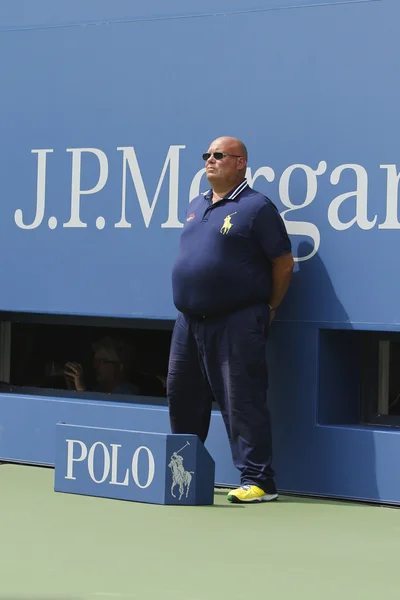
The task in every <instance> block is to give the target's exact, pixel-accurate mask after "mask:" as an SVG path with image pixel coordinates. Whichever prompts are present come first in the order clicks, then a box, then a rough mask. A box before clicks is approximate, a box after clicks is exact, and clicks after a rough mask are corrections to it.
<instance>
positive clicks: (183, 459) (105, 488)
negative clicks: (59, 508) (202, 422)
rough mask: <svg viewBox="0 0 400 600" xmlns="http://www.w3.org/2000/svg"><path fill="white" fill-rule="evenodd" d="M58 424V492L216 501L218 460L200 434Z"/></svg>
mask: <svg viewBox="0 0 400 600" xmlns="http://www.w3.org/2000/svg"><path fill="white" fill-rule="evenodd" d="M56 427H57V436H56V463H55V486H54V489H55V491H56V492H67V493H72V494H82V495H85V496H100V497H103V498H114V499H116V500H131V501H133V502H148V503H152V504H186V505H196V504H202V505H205V504H213V502H214V476H215V463H214V461H213V459H212V458H211V456H210V455H209V453H208V452H207V450H206V449H205V447H204V445H203V444H202V443H201V442H200V440H199V438H198V437H197V436H195V435H175V434H174V435H172V434H171V435H169V434H162V433H147V432H142V431H129V430H122V429H105V428H100V427H85V426H81V425H68V424H65V423H59V424H58V425H57V426H56Z"/></svg>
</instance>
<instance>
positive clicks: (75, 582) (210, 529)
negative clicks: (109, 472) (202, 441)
mask: <svg viewBox="0 0 400 600" xmlns="http://www.w3.org/2000/svg"><path fill="white" fill-rule="evenodd" d="M53 478H54V471H53V470H52V469H44V468H38V467H30V466H19V465H10V464H3V465H0V490H1V494H0V508H1V545H0V565H1V567H0V600H3V599H4V600H5V599H7V600H13V599H18V600H25V599H27V600H28V599H34V600H39V599H43V600H47V599H49V600H50V599H51V600H58V599H60V600H107V599H108V600H124V599H129V598H140V599H142V600H153V598H154V599H155V598H157V599H160V600H162V599H168V600H169V599H176V600H214V599H218V600H225V599H226V600H239V599H240V600H243V599H247V598H249V599H251V600H254V599H258V598H260V599H261V598H263V599H264V598H265V599H268V598H278V597H279V598H288V599H292V598H293V599H294V598H296V600H297V599H299V598H300V599H302V598H304V599H306V598H307V599H310V598H312V599H314V598H315V599H321V600H323V599H335V600H337V599H338V598H341V599H344V600H346V599H347V598H349V599H353V598H357V599H360V600H365V599H369V598H371V599H374V600H377V599H378V598H379V597H382V598H393V599H394V598H396V599H398V598H400V566H399V565H400V512H399V510H398V509H396V508H388V507H381V506H368V505H361V504H356V503H347V502H335V501H330V500H319V499H315V500H314V499H305V498H295V497H281V498H280V500H279V501H278V502H274V503H271V504H259V505H255V506H254V505H252V506H248V505H246V506H243V505H231V504H229V503H228V502H227V501H226V498H225V496H226V490H218V489H217V490H216V494H215V505H214V506H210V507H166V506H156V505H147V504H135V503H130V502H119V501H116V500H107V499H100V498H91V497H83V496H76V495H68V494H60V493H56V492H54V491H53Z"/></svg>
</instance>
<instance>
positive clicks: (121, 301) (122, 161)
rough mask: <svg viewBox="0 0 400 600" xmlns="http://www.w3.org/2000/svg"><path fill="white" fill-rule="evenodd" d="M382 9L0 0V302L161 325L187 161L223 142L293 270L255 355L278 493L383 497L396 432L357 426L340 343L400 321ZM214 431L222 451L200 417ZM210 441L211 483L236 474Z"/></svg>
mask: <svg viewBox="0 0 400 600" xmlns="http://www.w3.org/2000/svg"><path fill="white" fill-rule="evenodd" d="M399 17H400V5H399V3H398V1H397V0H385V1H379V0H366V1H365V2H362V1H361V2H359V1H357V2H351V1H350V2H347V3H343V2H332V1H331V2H330V3H329V4H325V3H324V2H318V1H316V2H315V1H314V2H313V1H309V2H296V3H294V2H289V1H288V0H287V1H285V0H275V1H274V0H263V1H262V2H260V3H259V4H255V3H254V4H252V3H249V2H244V1H243V0H229V1H228V0H221V1H220V2H219V3H218V4H217V5H216V4H215V2H211V0H205V1H203V2H201V3H199V2H197V3H193V2H192V3H189V4H188V3H187V2H183V1H181V0H172V1H171V2H170V3H168V5H167V6H166V5H165V4H164V3H162V2H159V0H157V1H156V0H151V1H150V0H149V1H148V2H146V3H143V4H142V5H141V6H140V10H137V9H135V8H134V7H133V5H132V3H131V2H128V1H125V0H120V1H118V2H106V1H105V0H96V1H94V0H87V1H86V2H84V3H82V2H79V1H78V0H76V1H71V2H68V3H64V4H63V5H60V4H59V3H57V5H55V4H54V3H53V2H51V1H50V0H37V1H35V2H33V1H28V0H27V1H21V0H12V1H11V0H9V1H6V2H3V3H2V4H1V7H0V53H1V55H2V56H3V57H4V56H5V57H7V59H6V61H5V62H3V67H2V70H1V75H0V77H1V89H2V93H1V95H0V110H1V115H2V144H1V147H0V164H1V172H2V204H1V211H2V214H1V219H0V244H1V248H0V249H1V251H0V270H1V273H2V289H1V294H0V310H4V311H23V312H42V313H43V312H45V313H46V312H47V313H61V314H78V315H98V316H112V317H126V316H128V317H140V318H167V319H174V318H175V315H176V311H175V308H174V306H173V303H172V297H171V286H170V271H171V266H172V263H173V260H174V257H175V254H176V251H177V246H178V243H179V236H180V233H181V227H182V224H183V220H184V214H185V209H186V206H187V203H188V201H189V199H190V197H191V196H192V195H194V194H195V193H196V192H197V191H198V190H199V189H200V191H204V190H205V189H207V182H206V181H205V179H204V177H203V178H201V175H202V172H201V171H202V169H203V163H202V161H201V154H202V152H203V151H205V150H206V149H207V147H208V144H209V142H210V141H211V140H212V139H214V138H215V137H217V136H219V135H234V136H237V137H239V138H242V139H243V140H244V141H245V142H246V144H247V145H248V148H249V153H250V157H249V171H248V176H249V180H250V181H254V187H256V188H257V189H259V190H260V191H263V192H264V193H266V194H268V195H269V196H270V197H271V198H272V199H273V200H274V201H275V202H276V203H277V205H278V207H279V209H280V211H281V214H282V215H283V217H284V219H285V221H286V223H287V227H288V231H289V234H290V237H291V240H292V243H293V251H294V255H295V258H296V267H295V273H294V278H293V285H292V286H291V289H290V292H289V294H288V296H287V298H286V300H285V302H284V305H283V307H282V309H281V310H280V311H279V315H278V320H277V322H276V323H275V324H274V327H273V331H272V333H271V340H270V346H269V359H270V366H271V390H270V398H271V410H272V416H273V421H274V432H275V436H274V437H275V448H276V450H275V452H276V468H277V471H278V485H280V487H281V489H286V490H292V491H303V492H309V493H326V494H329V495H339V496H343V497H345V496H346V497H347V496H350V497H360V498H375V499H381V500H390V501H393V502H397V501H399V502H400V480H399V478H398V476H397V471H396V468H395V464H396V462H397V461H396V460H394V457H396V456H398V454H399V453H400V438H399V436H398V433H397V432H395V431H391V432H389V431H385V430H380V431H379V432H378V431H374V430H373V429H372V428H362V427H359V426H357V423H356V414H357V410H356V409H357V405H356V402H355V400H354V398H355V397H356V395H357V376H358V365H357V364H356V363H354V364H353V362H351V360H352V359H351V357H352V356H353V354H352V353H351V352H350V353H349V354H348V357H349V360H350V362H351V368H350V367H349V363H348V361H346V360H345V359H344V358H343V356H344V355H343V352H342V350H343V348H345V347H346V348H348V347H349V344H350V347H353V346H354V348H356V347H357V344H359V339H358V338H357V337H356V332H357V331H361V330H366V329H371V330H389V331H390V330H391V331H396V330H399V329H400V310H399V301H398V299H399V296H400V280H399V278H398V277H397V269H396V267H397V265H396V264H395V260H396V259H395V257H396V253H397V239H398V230H399V229H400V223H399V215H398V198H397V193H398V177H397V173H398V171H399V170H400V164H397V163H396V161H397V142H398V126H396V122H397V112H398V111H397V107H398V105H399V100H400V98H399V96H400V93H399V92H400V87H399V84H398V78H397V76H396V74H397V72H398V67H399V64H398V63H399V58H398V30H397V29H398V28H397V23H398V21H399ZM88 149H89V150H91V151H90V152H88V151H85V152H83V150H88ZM164 166H165V167H166V168H165V172H164V170H163V169H164ZM131 170H132V173H131ZM162 174H164V176H163V177H162ZM254 178H255V179H254ZM93 189H94V190H95V193H91V194H81V195H80V190H93ZM156 194H157V201H156V203H155V204H154V206H153V209H152V208H151V205H152V203H153V201H154V198H155V196H156ZM124 197H125V201H126V206H125V210H124V211H123V210H122V205H123V198H124ZM38 198H39V200H40V201H41V202H43V199H45V204H44V211H43V214H41V213H40V212H38V215H37V218H36V219H35V215H36V205H37V202H38ZM79 203H80V204H79ZM71 206H72V207H73V208H71ZM21 211H22V215H21ZM123 215H124V218H123ZM99 217H103V221H102V220H101V219H100V220H99ZM104 222H105V226H104V227H103V228H102V225H103V224H104ZM96 223H97V225H98V226H97V225H96ZM128 225H129V226H128ZM330 331H336V332H337V336H335V335H333V334H332V335H330V333H329V332H330ZM341 331H343V332H344V333H343V334H341V333H340V332H341ZM332 365H338V367H337V369H336V370H334V369H333V368H332ZM335 373H339V375H338V376H337V377H335ZM289 375H290V376H289ZM332 379H333V380H334V381H335V386H336V387H334V388H332V387H330V386H329V384H328V383H327V382H329V381H330V380H332ZM335 397H336V399H337V400H336V401H335ZM344 397H346V398H347V397H348V399H349V400H348V402H346V401H345V400H344ZM14 400H15V399H14ZM21 402H24V399H23V398H22V399H21ZM34 405H35V406H37V403H36V402H35V403H34ZM48 405H49V404H48V403H47V404H46V406H48ZM15 406H16V404H14V405H13V404H12V403H8V402H7V403H5V404H4V407H7V408H4V411H5V412H4V415H6V413H7V415H6V416H7V418H8V417H10V415H9V414H8V412H7V411H12V410H14V408H13V407H15ZM24 406H26V404H25V403H24ZM82 406H88V405H87V403H85V404H84V405H82ZM92 408H93V407H92ZM92 408H91V409H90V410H91V411H92V412H90V413H88V412H85V413H82V412H79V415H78V412H76V413H74V418H76V419H77V418H79V419H83V420H84V421H85V423H83V424H87V420H88V419H91V418H92V417H91V416H90V415H92V414H93V415H94V413H95V409H94V408H93V410H92ZM46 410H47V409H46ZM96 410H97V409H96ZM114 410H118V411H121V407H120V406H118V407H111V408H110V409H109V411H114ZM157 410H158V409H157ZM24 411H25V409H24ZM57 411H58V409H57ZM136 411H137V412H136V413H135V414H139V413H141V411H143V414H144V413H145V414H146V416H143V418H144V419H150V420H149V421H146V423H148V424H151V423H152V421H151V419H153V417H154V415H155V414H156V413H155V412H151V411H149V409H146V408H143V407H142V408H137V409H136ZM45 412H46V411H45ZM23 414H24V415H26V413H25V412H24V413H23ZM46 414H47V413H46ZM49 414H50V413H49ZM157 414H158V413H157ZM44 415H45V413H42V412H37V413H36V412H34V413H33V415H32V418H33V421H35V419H36V420H37V421H38V422H39V418H40V419H44V418H45V417H44ZM116 415H118V416H116V417H115V418H116V419H117V421H118V422H119V425H121V422H120V420H122V419H123V418H122V412H120V413H116ZM6 416H4V418H6ZM14 416H15V415H11V417H10V418H11V421H13V418H14ZM53 416H54V418H55V414H54V415H53ZM18 418H20V417H18ZM51 418H53V417H51ZM93 418H94V417H93ZM140 418H142V417H140ZM11 421H10V422H11ZM140 422H141V421H140ZM3 426H4V425H3ZM24 426H26V427H27V428H28V429H29V427H32V428H34V427H36V425H35V424H33V423H32V421H31V423H28V422H27V423H26V424H25V425H24ZM37 426H38V427H39V425H37ZM167 426H168V425H167V421H166V414H165V413H163V416H162V417H159V418H157V419H155V420H154V428H155V429H157V428H165V427H167ZM213 427H214V431H216V432H217V434H215V435H216V437H215V440H217V439H220V436H221V435H224V433H223V431H222V423H221V421H220V417H219V415H217V414H216V415H215V417H214V421H213ZM49 428H50V429H49ZM45 430H46V431H47V432H48V433H47V434H46V435H52V434H51V433H50V432H51V427H50V424H48V428H47V429H45ZM32 431H33V429H32ZM4 439H5V438H4V437H3V438H2V439H0V450H1V454H2V455H3V457H7V455H8V454H9V451H10V452H11V447H10V446H9V443H8V442H7V443H6V442H5V441H4ZM7 439H9V438H7ZM18 439H19V438H17V441H18ZM213 439H214V438H213V437H212V436H211V441H210V443H211V444H214V445H213V449H214V458H215V459H216V462H217V473H219V478H220V480H221V481H222V480H224V481H225V482H228V481H232V482H233V483H235V478H236V473H235V472H234V471H233V470H232V469H231V467H230V466H229V460H228V458H229V457H228V458H227V455H226V447H224V448H225V449H224V448H222V447H220V446H219V442H218V443H216V442H215V441H212V440H213ZM223 439H224V440H225V437H223ZM17 441H15V440H14V441H13V444H15V443H17ZM224 443H225V441H224ZM222 446H223V444H222ZM13 448H14V446H13ZM24 448H25V449H24V450H23V451H22V450H21V456H22V454H24V456H25V459H27V458H29V456H28V454H29V451H28V449H27V447H26V446H25V447H24ZM46 448H47V450H46V452H45V460H44V462H49V463H51V462H52V450H51V448H52V446H51V444H50V445H49V444H47V446H46ZM14 449H15V448H14ZM389 452H390V456H389ZM41 460H42V459H41ZM355 482H356V483H355ZM354 486H355V487H354Z"/></svg>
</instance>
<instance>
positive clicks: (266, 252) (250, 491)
mask: <svg viewBox="0 0 400 600" xmlns="http://www.w3.org/2000/svg"><path fill="white" fill-rule="evenodd" d="M247 158H248V157H247V149H246V146H245V145H244V144H243V142H241V141H240V140H237V139H235V138H230V137H221V138H218V139H216V140H214V141H213V142H212V144H211V145H210V147H209V149H208V151H207V152H206V153H204V154H203V160H204V161H205V167H206V175H207V179H208V182H209V184H210V185H211V189H210V190H208V191H207V192H205V193H203V194H201V195H199V196H198V197H197V198H194V200H192V201H191V202H190V204H189V207H188V210H187V213H186V221H185V224H184V228H183V231H182V235H181V241H180V248H179V251H178V256H177V258H176V261H175V264H174V267H173V272H172V285H173V298H174V303H175V306H176V308H177V310H178V317H177V320H176V323H175V326H174V331H173V336H172V343H171V351H170V360H169V373H168V378H167V399H168V406H169V414H170V423H171V430H172V432H173V433H181V434H182V433H192V434H195V435H198V437H199V438H200V439H201V441H202V442H203V443H204V442H205V440H206V438H207V435H208V429H209V425H210V417H211V407H212V402H213V400H215V401H216V402H217V403H218V405H219V407H220V409H221V414H222V417H223V419H224V423H225V427H226V430H227V433H228V438H229V443H230V446H231V451H232V458H233V462H234V465H235V466H236V468H237V469H238V470H239V472H240V480H241V485H240V487H239V488H238V489H236V490H233V491H231V492H230V493H229V494H228V496H227V498H228V500H229V501H230V502H243V503H252V502H267V501H271V500H276V498H277V497H278V494H277V490H276V485H275V473H274V471H273V468H272V439H271V426H270V418H269V411H268V407H267V388H268V371H267V363H266V340H267V337H268V332H269V327H270V324H271V322H272V321H273V319H274V316H275V313H276V310H277V309H278V307H279V305H280V304H281V302H282V300H283V298H284V296H285V294H286V292H287V290H288V287H289V284H290V280H291V277H292V271H293V257H292V253H291V243H290V240H289V237H288V235H287V231H286V228H285V225H284V223H283V220H282V218H281V217H280V215H279V213H278V210H277V208H276V207H275V205H274V204H273V203H272V202H271V200H269V199H268V198H267V197H265V196H263V195H262V194H260V193H258V192H256V191H255V190H253V189H252V188H251V187H250V186H249V185H248V183H247V181H246V169H247Z"/></svg>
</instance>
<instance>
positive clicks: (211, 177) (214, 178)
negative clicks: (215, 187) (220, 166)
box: [206, 171, 219, 183]
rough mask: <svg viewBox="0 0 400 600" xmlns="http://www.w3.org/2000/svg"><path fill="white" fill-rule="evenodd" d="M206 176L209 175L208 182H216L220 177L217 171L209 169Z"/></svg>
mask: <svg viewBox="0 0 400 600" xmlns="http://www.w3.org/2000/svg"><path fill="white" fill-rule="evenodd" d="M206 177H207V180H208V183H216V182H217V181H218V179H219V178H218V175H217V173H216V172H215V171H207V172H206Z"/></svg>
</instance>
